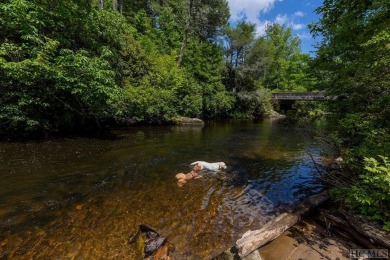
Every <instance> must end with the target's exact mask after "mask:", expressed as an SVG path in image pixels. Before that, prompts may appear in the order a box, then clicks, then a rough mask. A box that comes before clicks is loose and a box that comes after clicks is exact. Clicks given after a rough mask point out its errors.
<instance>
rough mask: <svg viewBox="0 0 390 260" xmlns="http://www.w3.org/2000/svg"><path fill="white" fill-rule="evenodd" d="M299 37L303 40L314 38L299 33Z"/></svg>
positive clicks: (307, 34)
mask: <svg viewBox="0 0 390 260" xmlns="http://www.w3.org/2000/svg"><path fill="white" fill-rule="evenodd" d="M297 35H298V37H299V38H301V39H302V40H307V39H311V38H312V36H311V35H310V34H309V33H298V34H297Z"/></svg>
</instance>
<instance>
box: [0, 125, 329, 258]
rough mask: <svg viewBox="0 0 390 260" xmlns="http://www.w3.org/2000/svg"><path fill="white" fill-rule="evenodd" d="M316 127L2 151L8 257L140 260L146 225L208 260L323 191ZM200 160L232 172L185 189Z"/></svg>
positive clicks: (1, 254)
mask: <svg viewBox="0 0 390 260" xmlns="http://www.w3.org/2000/svg"><path fill="white" fill-rule="evenodd" d="M317 128H321V127H320V126H318V125H310V126H308V127H298V126H294V125H291V124H287V123H286V122H285V121H283V120H279V121H272V120H265V121H256V122H255V121H245V120H236V121H226V122H218V123H216V122H208V123H206V125H205V126H204V127H178V126H177V127H166V126H165V127H133V128H130V129H127V130H121V131H119V130H117V131H115V132H114V134H115V135H116V136H117V138H115V139H110V140H104V139H96V138H71V139H60V140H57V139H55V140H44V141H40V142H23V143H21V142H19V143H0V177H1V178H0V258H23V259H25V258H43V259H60V258H61V259H63V258H65V259H68V258H69V259H72V258H76V259H113V258H115V259H118V258H119V259H121V258H122V259H123V258H126V259H133V258H134V247H133V246H131V245H128V243H127V241H128V238H129V236H130V235H131V234H133V233H134V232H135V231H136V229H137V226H138V225H139V224H141V223H145V224H148V225H151V226H153V227H154V228H156V229H157V230H159V231H160V233H162V234H163V235H165V236H168V240H169V242H170V243H171V244H173V245H174V246H175V248H176V252H177V254H178V255H180V256H182V257H183V258H185V259H205V258H210V257H211V256H214V255H216V254H218V253H220V252H221V251H223V250H225V249H226V248H228V247H230V246H232V245H233V244H234V242H235V241H236V240H237V239H238V238H240V237H241V235H242V234H243V233H244V232H245V231H247V230H248V229H257V228H259V227H261V226H262V225H263V224H264V223H265V222H266V221H267V220H269V219H271V218H272V217H274V216H276V215H278V214H280V212H283V211H285V210H286V209H288V208H291V207H292V206H293V205H295V204H296V203H298V202H299V201H301V200H303V199H304V198H306V197H307V196H309V195H311V194H313V193H317V192H318V191H320V190H321V184H319V183H318V181H317V180H316V179H315V178H314V176H313V171H314V169H313V168H314V167H313V164H312V162H311V160H310V157H309V156H308V154H307V152H308V151H309V152H310V153H312V154H313V155H314V156H319V155H320V154H321V152H322V150H323V149H324V147H323V144H322V143H321V141H320V139H319V138H317V136H316V131H315V129H317ZM197 160H203V161H209V162H217V161H223V162H225V163H226V164H227V165H228V169H227V170H226V171H225V172H220V173H216V174H212V173H205V174H204V175H203V178H200V179H196V180H190V181H189V182H188V183H187V184H186V185H184V186H183V187H179V186H178V185H177V184H176V182H175V174H176V173H178V172H189V171H190V167H189V164H190V163H191V162H193V161H197Z"/></svg>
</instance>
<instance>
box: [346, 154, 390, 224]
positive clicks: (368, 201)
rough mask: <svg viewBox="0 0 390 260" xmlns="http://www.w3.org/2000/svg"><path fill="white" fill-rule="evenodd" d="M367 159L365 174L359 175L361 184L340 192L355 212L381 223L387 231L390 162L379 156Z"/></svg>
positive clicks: (389, 221) (389, 206) (389, 219)
mask: <svg viewBox="0 0 390 260" xmlns="http://www.w3.org/2000/svg"><path fill="white" fill-rule="evenodd" d="M379 158H380V160H379V161H378V160H376V159H375V158H372V157H370V158H365V159H364V162H365V166H364V172H363V173H362V174H360V175H359V179H360V182H359V183H358V184H356V185H353V186H352V187H348V188H344V189H341V190H340V191H339V193H340V194H341V193H343V194H344V196H345V201H346V203H347V205H348V206H350V207H351V208H352V209H353V210H355V211H356V212H358V213H359V214H362V215H364V216H367V217H369V218H370V219H372V220H378V221H381V222H382V223H383V224H384V226H385V228H386V229H387V230H390V229H389V225H390V161H389V160H388V158H387V157H383V156H379Z"/></svg>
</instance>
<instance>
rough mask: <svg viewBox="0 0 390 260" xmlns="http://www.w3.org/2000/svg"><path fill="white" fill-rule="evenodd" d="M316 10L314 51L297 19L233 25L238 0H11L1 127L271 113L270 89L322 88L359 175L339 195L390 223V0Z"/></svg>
mask: <svg viewBox="0 0 390 260" xmlns="http://www.w3.org/2000/svg"><path fill="white" fill-rule="evenodd" d="M317 12H318V14H320V16H321V19H320V20H319V21H317V22H314V23H312V24H311V25H310V29H311V32H312V34H313V37H318V39H319V40H320V42H319V44H318V46H317V53H316V55H315V57H310V56H309V55H308V54H305V53H302V52H301V50H300V39H299V37H298V36H295V35H293V34H292V29H291V28H290V27H288V26H284V25H279V24H270V25H268V27H267V29H266V33H265V35H261V36H259V35H256V32H255V25H254V24H251V23H248V22H239V23H237V24H234V25H232V24H229V17H230V14H229V6H228V3H227V1H226V0H208V1H205V0H132V1H128V0H99V1H97V0H78V1H75V0H69V1H59V0H7V1H2V3H1V4H0V35H1V36H0V103H1V106H0V138H2V139H9V138H21V137H22V138H37V137H38V138H39V137H43V136H47V135H53V134H55V133H59V132H62V133H69V132H74V131H76V132H77V131H79V130H80V129H83V130H85V129H86V130H88V131H89V130H92V129H98V128H103V127H106V126H118V125H119V126H127V125H133V124H168V123H171V122H172V120H173V119H174V118H175V117H178V116H185V117H198V118H202V119H221V118H237V117H249V118H250V117H255V118H262V117H267V116H268V115H269V114H270V113H271V111H272V105H271V101H270V94H271V93H272V92H283V91H324V92H325V93H326V94H327V95H328V96H329V97H332V98H330V99H329V100H328V102H327V104H326V111H327V113H329V114H331V115H332V116H335V117H336V118H337V121H338V128H337V131H335V132H334V133H333V134H332V135H331V139H332V142H333V143H334V146H335V147H337V148H338V149H339V154H341V155H342V156H343V158H345V161H346V169H345V171H346V172H349V173H351V172H352V173H353V179H354V180H355V181H354V182H353V183H352V184H351V183H350V182H349V181H348V182H342V185H341V187H338V188H337V189H336V190H335V195H336V196H337V198H339V199H342V201H344V203H345V204H346V205H347V206H348V207H349V208H350V209H352V210H355V211H356V212H358V213H360V214H363V215H366V216H368V217H369V218H370V219H374V220H377V221H379V222H380V223H382V224H383V226H384V227H385V229H388V230H390V161H389V159H388V157H387V156H388V155H389V152H390V143H389V140H390V93H389V92H390V88H389V82H390V78H389V77H390V76H389V75H390V71H389V65H390V19H389V17H390V2H389V1H386V0H370V1H367V0H357V1H356V0H354V1H352V0H343V1H341V0H325V1H324V2H323V5H322V6H320V7H319V8H318V9H317ZM341 179H342V178H341ZM344 179H345V178H344Z"/></svg>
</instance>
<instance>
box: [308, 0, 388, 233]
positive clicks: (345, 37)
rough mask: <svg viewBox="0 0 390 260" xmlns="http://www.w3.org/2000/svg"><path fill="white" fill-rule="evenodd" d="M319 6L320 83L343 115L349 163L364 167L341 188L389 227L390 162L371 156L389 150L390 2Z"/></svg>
mask: <svg viewBox="0 0 390 260" xmlns="http://www.w3.org/2000/svg"><path fill="white" fill-rule="evenodd" d="M317 12H318V13H319V14H322V18H321V19H320V21H319V22H318V23H315V24H313V25H311V30H312V32H313V33H314V34H316V35H321V36H322V42H321V43H320V45H319V49H318V53H317V57H316V59H315V60H314V63H313V68H314V69H315V71H316V75H317V77H318V79H319V80H320V81H319V87H320V88H322V90H324V91H326V92H327V93H328V95H329V96H331V97H334V98H333V99H331V100H329V103H328V105H329V106H328V107H329V109H330V110H331V111H332V112H333V113H335V114H337V116H338V118H339V123H340V124H339V129H338V138H339V139H340V140H341V144H342V145H343V147H344V149H345V151H344V153H345V156H346V157H347V159H348V162H349V165H350V168H352V169H353V170H355V171H356V172H357V173H359V172H363V173H362V174H360V175H359V180H358V182H357V184H356V185H354V186H352V187H351V189H343V192H346V194H347V196H346V201H347V203H348V204H349V205H350V206H351V207H352V208H354V209H356V210H357V212H359V213H360V214H363V215H366V216H368V217H370V218H372V219H377V220H381V221H382V222H384V223H385V227H387V228H388V229H389V226H390V224H389V223H390V222H389V221H390V218H389V216H390V208H389V205H390V201H389V198H390V197H389V194H390V190H389V187H390V185H389V172H390V171H389V162H388V159H387V157H381V160H380V161H377V160H375V159H373V157H374V156H376V155H377V154H382V155H383V156H388V155H389V152H390V149H389V148H390V146H389V142H388V140H389V136H390V120H389V118H390V110H389V107H390V85H389V84H390V73H389V65H390V45H389V42H390V29H389V28H390V20H389V19H388V18H387V17H389V15H390V3H389V1H383V0H374V1H364V0H358V1H352V0H346V1H341V0H336V1H334V0H325V1H324V3H323V6H321V7H319V8H318V9H317ZM335 25H337V26H335ZM363 158H365V159H363ZM367 158H368V159H367ZM363 160H364V163H363ZM363 164H364V167H363ZM363 168H364V170H363ZM339 195H342V193H339Z"/></svg>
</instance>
